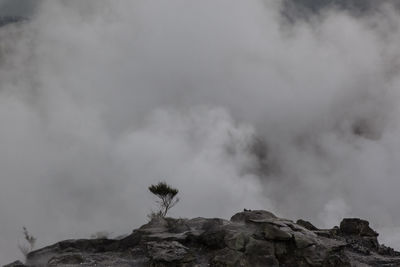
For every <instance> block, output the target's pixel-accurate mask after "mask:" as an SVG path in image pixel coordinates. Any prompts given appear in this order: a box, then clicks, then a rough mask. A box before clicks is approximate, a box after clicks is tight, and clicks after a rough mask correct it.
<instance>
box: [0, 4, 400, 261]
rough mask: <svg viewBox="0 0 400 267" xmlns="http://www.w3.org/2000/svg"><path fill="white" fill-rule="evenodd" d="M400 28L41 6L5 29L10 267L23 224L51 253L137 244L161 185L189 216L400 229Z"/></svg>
mask: <svg viewBox="0 0 400 267" xmlns="http://www.w3.org/2000/svg"><path fill="white" fill-rule="evenodd" d="M399 26H400V21H399V16H398V14H397V13H396V11H394V10H393V9H392V8H391V7H390V6H389V5H383V6H382V7H380V9H379V10H378V11H376V12H374V13H371V14H370V15H369V16H368V17H366V16H357V17H355V16H352V15H351V14H349V13H347V12H344V11H338V10H334V9H327V10H324V11H323V12H322V13H321V14H320V15H318V16H317V15H315V16H313V17H311V19H309V20H296V21H294V22H289V21H287V20H286V19H285V18H284V17H283V16H282V6H281V2H280V1H272V0H271V1H261V0H251V1H232V0H219V1H215V0H203V1H187V0H171V1H168V2H167V1H166V2H162V1H160V2H157V3H155V2H153V1H144V0H143V1H141V0H138V1H128V0H118V1H105V0H92V1H89V0H87V1H84V2H83V1H78V0H67V1H61V0H60V1H54V0H47V1H46V0H45V1H43V2H41V5H40V6H39V7H38V10H37V13H36V15H35V16H34V17H33V18H32V20H30V21H29V22H24V23H22V24H20V25H10V26H7V27H4V28H1V29H0V64H1V65H0V125H2V130H1V131H0V140H1V141H0V146H1V150H0V169H1V180H0V214H1V216H0V236H1V238H0V240H1V241H0V259H1V261H2V263H3V261H4V263H6V262H7V261H11V260H13V259H14V258H15V257H17V256H18V251H17V249H16V243H17V242H16V241H17V237H18V235H19V231H20V229H21V227H22V226H23V225H26V226H27V227H28V229H30V231H31V232H32V233H33V234H34V235H35V236H37V238H38V242H39V243H40V242H41V243H40V245H46V244H49V243H51V242H56V241H58V240H60V239H65V238H74V237H82V236H85V235H86V236H89V235H90V234H92V233H94V232H96V231H102V230H108V231H112V232H114V233H115V234H121V233H127V232H129V231H130V230H131V229H133V228H134V227H137V226H139V225H140V224H142V223H144V222H145V219H146V214H147V213H149V212H150V210H151V209H152V208H153V206H152V199H151V196H150V194H149V193H148V192H147V191H146V190H147V186H148V185H149V184H151V183H154V182H158V181H160V180H166V181H167V182H168V183H170V184H172V185H173V186H174V187H177V188H178V189H179V190H180V194H181V196H180V198H181V202H180V203H179V204H178V205H177V206H176V207H175V208H174V210H172V211H171V215H172V216H181V217H193V216H206V217H213V216H217V217H228V216H230V215H232V214H233V213H234V212H236V211H239V210H241V209H243V208H250V209H257V208H262V209H267V210H270V211H273V212H275V213H277V214H278V215H281V216H286V217H289V218H293V219H297V218H305V219H310V220H312V221H313V222H316V224H317V226H320V227H332V226H333V225H337V224H338V223H339V219H341V218H342V217H344V216H357V217H363V218H365V219H368V220H370V221H371V223H372V224H373V225H374V226H375V227H377V228H386V230H385V231H386V232H385V233H388V232H390V229H392V228H393V227H399V226H400V213H399V212H398V201H399V197H398V188H399V186H400V179H399V173H400V165H399V164H398V162H399V160H400V142H399V136H400V128H399V126H400V122H399V119H398V118H399V115H400V110H399V107H398V106H399V101H400V98H399V92H398V88H399V85H400V80H399V78H400V76H399V66H400V50H399V48H398V44H399V41H400V35H399V33H400V32H399ZM398 239H399V238H397V239H396V238H392V241H393V242H395V241H396V240H397V241H398ZM381 240H382V238H381ZM389 241H390V240H389ZM397 241H396V242H397ZM396 242H395V243H392V244H391V245H393V246H397V248H399V247H400V243H398V242H397V243H396ZM13 244H15V246H14V245H13Z"/></svg>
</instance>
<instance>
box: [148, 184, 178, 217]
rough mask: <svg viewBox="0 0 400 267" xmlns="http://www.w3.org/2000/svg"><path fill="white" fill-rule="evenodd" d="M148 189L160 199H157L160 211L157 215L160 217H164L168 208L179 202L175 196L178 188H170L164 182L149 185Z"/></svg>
mask: <svg viewBox="0 0 400 267" xmlns="http://www.w3.org/2000/svg"><path fill="white" fill-rule="evenodd" d="M149 190H150V192H151V193H153V194H154V195H155V196H157V197H158V198H159V199H160V200H158V201H157V203H158V204H159V206H160V211H159V212H158V214H157V215H159V216H161V217H165V216H166V215H167V212H168V210H170V209H171V208H172V207H174V206H175V205H176V204H177V203H178V202H179V198H175V197H176V195H177V194H178V193H179V190H178V189H176V188H172V187H171V186H169V185H168V184H167V183H166V182H159V183H158V184H155V185H151V186H149Z"/></svg>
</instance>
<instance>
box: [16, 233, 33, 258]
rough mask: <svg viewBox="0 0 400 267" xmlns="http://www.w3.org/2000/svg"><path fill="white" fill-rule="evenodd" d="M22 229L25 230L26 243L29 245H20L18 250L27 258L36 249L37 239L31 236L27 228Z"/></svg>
mask: <svg viewBox="0 0 400 267" xmlns="http://www.w3.org/2000/svg"><path fill="white" fill-rule="evenodd" d="M22 229H23V233H24V238H25V241H26V242H27V243H28V244H29V245H20V244H19V245H18V248H19V250H20V251H21V253H22V254H24V256H25V258H26V257H27V256H28V254H29V252H31V251H32V250H33V248H34V247H35V243H36V238H35V237H34V236H33V235H31V234H29V232H28V230H27V229H26V227H25V226H24V227H22Z"/></svg>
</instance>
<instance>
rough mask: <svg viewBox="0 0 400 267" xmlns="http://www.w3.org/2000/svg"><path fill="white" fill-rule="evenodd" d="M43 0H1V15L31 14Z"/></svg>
mask: <svg viewBox="0 0 400 267" xmlns="http://www.w3.org/2000/svg"><path fill="white" fill-rule="evenodd" d="M40 1H41V0H0V16H5V15H6V16H30V15H31V14H32V12H33V11H34V7H35V5H37V4H38V3H39V2H40Z"/></svg>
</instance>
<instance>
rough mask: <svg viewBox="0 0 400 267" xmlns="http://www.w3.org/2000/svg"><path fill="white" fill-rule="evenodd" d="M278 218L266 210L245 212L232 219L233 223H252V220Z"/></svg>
mask: <svg viewBox="0 0 400 267" xmlns="http://www.w3.org/2000/svg"><path fill="white" fill-rule="evenodd" d="M275 218H277V217H276V216H275V215H274V214H273V213H271V212H269V211H265V210H253V211H250V210H245V211H243V212H239V213H236V214H235V215H233V216H232V217H231V221H232V222H244V223H246V222H250V221H251V220H263V219H275Z"/></svg>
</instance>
